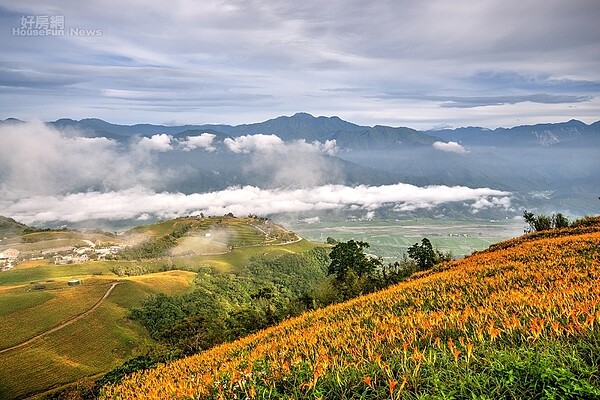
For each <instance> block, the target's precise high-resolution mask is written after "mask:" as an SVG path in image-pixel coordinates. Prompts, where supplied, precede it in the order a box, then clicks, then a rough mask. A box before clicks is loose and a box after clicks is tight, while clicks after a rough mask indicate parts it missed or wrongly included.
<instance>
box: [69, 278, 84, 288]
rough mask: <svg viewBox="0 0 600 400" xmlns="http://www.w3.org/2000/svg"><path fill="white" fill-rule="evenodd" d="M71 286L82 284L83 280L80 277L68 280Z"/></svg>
mask: <svg viewBox="0 0 600 400" xmlns="http://www.w3.org/2000/svg"><path fill="white" fill-rule="evenodd" d="M67 285H69V286H79V285H81V281H80V280H79V279H71V280H69V281H68V282H67Z"/></svg>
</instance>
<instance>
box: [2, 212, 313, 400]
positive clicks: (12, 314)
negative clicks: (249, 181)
mask: <svg viewBox="0 0 600 400" xmlns="http://www.w3.org/2000/svg"><path fill="white" fill-rule="evenodd" d="M182 228H184V229H182ZM176 231H179V232H185V233H184V234H183V235H182V236H180V237H178V238H177V240H176V243H175V245H174V246H173V247H172V248H171V249H169V250H168V251H166V252H165V254H164V255H163V256H160V257H154V258H136V259H123V258H119V256H118V255H117V256H116V258H115V259H112V260H111V259H106V260H92V261H88V262H83V263H72V264H66V265H55V264H54V263H53V261H52V257H50V256H47V257H46V258H44V259H35V260H20V261H19V262H18V263H17V265H16V267H14V268H12V269H11V270H8V271H2V272H0V398H1V399H16V398H24V397H29V396H31V395H35V394H36V393H44V392H46V391H48V390H50V389H53V388H59V387H61V386H63V385H68V384H70V383H72V382H75V381H77V380H80V379H83V378H86V377H95V376H98V375H100V374H103V373H105V372H107V371H108V370H110V369H111V368H113V367H115V366H118V365H120V364H121V363H123V362H124V361H126V360H128V359H130V358H132V357H135V356H137V355H140V354H143V353H144V352H145V351H146V350H147V349H149V348H151V347H152V346H154V345H155V342H154V340H153V339H151V337H150V335H149V333H148V331H147V330H146V329H145V328H143V327H142V326H141V325H140V324H138V323H137V322H135V321H133V320H131V319H129V318H128V313H129V310H130V309H131V308H133V307H139V306H140V305H141V303H142V301H143V300H144V299H146V298H147V297H148V296H150V295H151V294H157V293H164V294H166V295H177V294H182V293H187V292H189V291H191V290H193V289H194V287H195V286H196V284H197V282H198V279H201V278H199V276H200V275H198V274H197V272H198V271H202V270H204V269H210V270H211V271H216V272H217V273H226V274H235V273H237V272H238V271H241V270H242V269H243V268H244V267H245V266H246V265H247V264H248V263H249V262H250V261H251V260H252V258H253V257H278V256H281V255H284V254H290V253H300V252H304V251H307V250H310V249H312V248H314V247H315V246H316V244H315V243H311V242H309V241H307V240H302V239H300V238H299V237H297V236H296V235H295V234H294V233H293V232H290V231H288V230H287V229H284V228H282V227H281V226H278V225H276V224H273V223H272V222H270V221H268V220H263V219H259V218H233V217H209V218H179V219H176V220H170V221H164V222H160V223H157V224H154V225H149V226H142V227H138V228H135V229H133V230H131V231H128V232H125V233H123V234H121V235H119V236H118V237H116V236H106V235H92V234H84V233H79V232H40V233H30V234H25V235H19V236H14V237H11V238H9V239H6V240H5V241H3V243H2V244H3V246H4V247H10V248H18V249H20V251H21V252H22V254H25V255H27V256H29V255H37V254H39V253H40V252H44V251H45V252H52V251H56V250H61V251H64V250H63V248H68V247H74V246H82V245H88V244H89V242H95V243H103V244H104V243H107V242H109V243H117V244H121V245H124V246H127V245H128V246H129V248H135V246H140V245H141V244H143V243H144V242H152V240H155V241H156V240H157V239H159V238H161V237H163V236H165V235H170V234H172V233H173V232H176ZM157 243H158V242H157ZM0 250H2V249H0ZM117 271H125V272H126V274H124V275H123V274H119V275H117V274H116V273H115V272H117ZM130 271H135V272H136V273H134V274H132V275H128V273H129V272H130ZM72 279H77V280H79V281H80V285H78V286H69V285H68V284H67V282H68V281H69V280H72ZM115 283H116V285H114V284H115ZM113 286H114V287H113ZM111 287H113V288H112V290H111V291H110V293H109V294H108V296H106V298H103V297H104V296H105V295H106V293H107V292H108V290H109V289H110V288H111ZM65 324H66V325H65ZM62 325H64V326H62ZM57 327H59V329H56V328H57ZM31 339H34V340H33V341H31V342H29V340H31ZM23 343H25V344H24V345H23ZM15 346H16V347H15Z"/></svg>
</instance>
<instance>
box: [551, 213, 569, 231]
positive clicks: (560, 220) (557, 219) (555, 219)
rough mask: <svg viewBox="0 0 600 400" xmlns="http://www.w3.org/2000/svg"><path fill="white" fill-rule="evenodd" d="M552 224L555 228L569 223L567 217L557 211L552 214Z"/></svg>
mask: <svg viewBox="0 0 600 400" xmlns="http://www.w3.org/2000/svg"><path fill="white" fill-rule="evenodd" d="M552 225H553V226H554V227H555V228H557V229H558V228H568V227H569V225H570V223H569V219H568V218H567V217H565V216H564V215H562V214H561V213H557V214H554V215H553V216H552Z"/></svg>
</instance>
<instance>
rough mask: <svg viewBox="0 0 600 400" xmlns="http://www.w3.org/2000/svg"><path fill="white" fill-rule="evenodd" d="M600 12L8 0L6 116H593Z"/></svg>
mask: <svg viewBox="0 0 600 400" xmlns="http://www.w3.org/2000/svg"><path fill="white" fill-rule="evenodd" d="M598 20H600V2H598V1H597V0H572V1H565V0H482V1H471V0H468V1H467V0H457V1H449V0H430V1H421V0H389V1H385V0H382V1H371V2H366V1H362V0H361V1H358V0H346V1H341V0H329V1H316V0H305V1H297V0H278V1H264V0H263V1H252V0H247V1H226V0H223V1H217V0H215V1H213V0H202V1H192V0H168V1H167V0H156V1H152V2H149V1H139V0H134V1H128V2H122V1H116V0H95V1H93V2H87V1H76V0H56V1H52V2H48V1H39V0H38V1H33V0H20V1H10V0H0V26H1V29H0V118H1V119H4V118H8V117H16V118H20V119H24V120H55V119H58V118H62V117H68V118H74V119H81V118H88V117H97V118H102V119H105V120H107V121H110V122H115V123H126V124H132V123H143V122H150V123H165V124H181V123H228V124H239V123H250V122H258V121H262V120H265V119H268V118H273V117H276V116H278V115H291V114H293V113H295V112H298V111H305V112H309V113H312V114H314V115H326V116H332V115H337V116H339V117H341V118H343V119H345V120H349V121H351V122H355V123H359V124H364V125H374V124H385V125H391V126H409V127H413V128H417V129H430V128H433V127H438V126H446V125H450V126H454V127H457V126H465V125H479V126H485V127H489V128H494V127H498V126H514V125H518V124H526V123H537V122H559V121H565V120H569V119H571V118H576V119H580V120H582V121H584V122H587V123H591V122H594V121H596V120H598V119H600V112H599V111H600V27H599V26H600V24H598ZM52 23H54V27H55V30H59V31H60V30H61V29H62V30H63V34H62V35H61V36H46V37H40V36H32V35H33V34H32V33H30V32H29V31H28V29H34V30H35V29H36V28H38V27H36V25H38V26H39V27H41V29H44V28H45V27H51V24H52ZM163 144H164V145H168V143H163Z"/></svg>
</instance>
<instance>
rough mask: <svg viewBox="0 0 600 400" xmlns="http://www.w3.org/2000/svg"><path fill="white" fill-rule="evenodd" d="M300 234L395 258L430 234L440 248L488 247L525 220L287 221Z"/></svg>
mask: <svg viewBox="0 0 600 400" xmlns="http://www.w3.org/2000/svg"><path fill="white" fill-rule="evenodd" d="M286 226H287V227H288V228H290V229H291V230H293V231H295V232H296V233H298V234H299V235H300V236H302V237H305V238H306V239H309V240H314V241H317V242H324V241H325V240H326V239H327V238H328V237H332V238H333V239H336V240H338V241H347V240H350V239H354V240H361V241H365V242H367V243H369V244H370V246H371V247H370V249H369V252H370V253H372V254H375V255H377V256H381V257H383V258H384V259H385V260H389V261H392V260H395V259H399V258H401V257H402V253H405V252H406V250H407V249H408V248H409V247H410V246H412V245H413V244H415V243H417V242H420V241H421V239H422V238H424V237H427V238H428V239H429V240H431V243H432V244H433V245H434V246H435V247H437V248H438V249H439V250H441V251H444V252H447V251H450V252H452V254H453V255H454V256H455V257H462V256H465V255H468V254H471V253H473V252H474V251H479V250H484V249H486V248H488V247H489V246H490V245H492V244H494V243H497V242H499V241H502V240H505V239H508V238H511V237H515V236H519V235H521V234H523V228H524V223H523V222H522V221H514V220H502V221H478V220H442V219H439V220H438V219H431V218H423V219H412V220H371V221H367V220H354V221H338V222H326V221H323V222H312V223H306V222H294V223H290V224H286Z"/></svg>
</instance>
